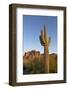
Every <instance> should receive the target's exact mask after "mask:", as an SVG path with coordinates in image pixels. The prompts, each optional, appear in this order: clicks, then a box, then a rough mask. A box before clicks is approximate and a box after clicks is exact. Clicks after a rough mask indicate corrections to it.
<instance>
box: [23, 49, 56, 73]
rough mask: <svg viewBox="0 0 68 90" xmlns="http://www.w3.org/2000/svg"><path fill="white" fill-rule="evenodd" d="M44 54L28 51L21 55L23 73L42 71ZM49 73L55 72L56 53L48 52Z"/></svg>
mask: <svg viewBox="0 0 68 90" xmlns="http://www.w3.org/2000/svg"><path fill="white" fill-rule="evenodd" d="M43 61H44V54H41V53H40V52H39V51H35V50H32V51H29V52H26V53H25V54H24V56H23V74H37V73H44V62H43ZM49 67H50V68H49V69H50V70H49V73H57V54H55V53H52V54H49Z"/></svg>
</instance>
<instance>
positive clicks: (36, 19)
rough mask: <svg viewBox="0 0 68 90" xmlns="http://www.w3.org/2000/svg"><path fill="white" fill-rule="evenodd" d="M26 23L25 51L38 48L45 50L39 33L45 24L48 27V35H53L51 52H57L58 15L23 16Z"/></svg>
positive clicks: (50, 46)
mask: <svg viewBox="0 0 68 90" xmlns="http://www.w3.org/2000/svg"><path fill="white" fill-rule="evenodd" d="M23 23H24V28H23V30H24V41H23V44H24V49H23V50H24V52H27V51H30V50H38V51H40V52H41V53H43V52H44V48H43V46H41V44H40V40H39V35H40V31H41V29H43V28H44V24H45V25H46V26H47V28H48V36H49V37H51V43H50V45H49V53H57V17H56V16H30V15H24V16H23Z"/></svg>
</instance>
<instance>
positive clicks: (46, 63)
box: [44, 46, 49, 73]
mask: <svg viewBox="0 0 68 90" xmlns="http://www.w3.org/2000/svg"><path fill="white" fill-rule="evenodd" d="M44 70H45V73H49V52H48V47H46V46H44Z"/></svg>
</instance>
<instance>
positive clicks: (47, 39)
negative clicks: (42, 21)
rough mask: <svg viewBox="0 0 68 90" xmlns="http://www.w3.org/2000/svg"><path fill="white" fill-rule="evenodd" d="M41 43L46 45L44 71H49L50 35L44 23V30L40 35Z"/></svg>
mask: <svg viewBox="0 0 68 90" xmlns="http://www.w3.org/2000/svg"><path fill="white" fill-rule="evenodd" d="M40 42H41V45H42V46H43V47H44V71H45V73H49V43H50V37H48V35H47V27H45V25H44V30H41V35H40Z"/></svg>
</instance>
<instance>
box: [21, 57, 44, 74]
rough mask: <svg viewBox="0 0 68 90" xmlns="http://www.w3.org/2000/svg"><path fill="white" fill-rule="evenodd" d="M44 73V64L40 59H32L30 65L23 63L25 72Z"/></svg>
mask: <svg viewBox="0 0 68 90" xmlns="http://www.w3.org/2000/svg"><path fill="white" fill-rule="evenodd" d="M39 73H43V64H42V62H41V61H39V60H38V59H34V60H32V61H31V62H30V63H29V64H28V65H26V64H23V74H39Z"/></svg>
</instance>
